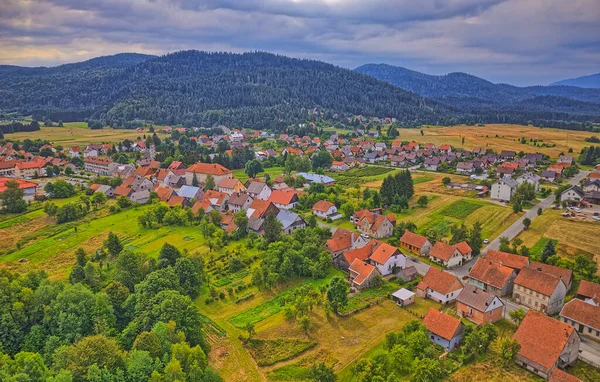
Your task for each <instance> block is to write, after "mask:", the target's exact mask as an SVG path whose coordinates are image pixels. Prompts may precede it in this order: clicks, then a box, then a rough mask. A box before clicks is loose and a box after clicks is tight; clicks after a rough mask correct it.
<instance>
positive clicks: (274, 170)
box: [233, 167, 284, 183]
mask: <svg viewBox="0 0 600 382" xmlns="http://www.w3.org/2000/svg"><path fill="white" fill-rule="evenodd" d="M283 173H284V168H283V167H267V168H265V169H264V171H263V172H260V173H258V175H256V178H263V177H264V176H265V175H267V174H268V175H269V177H270V178H271V180H273V179H275V178H277V177H278V176H279V175H282V174H283ZM233 176H234V178H237V179H239V180H240V182H242V183H245V182H246V181H247V180H248V175H246V173H245V172H244V169H239V170H233Z"/></svg>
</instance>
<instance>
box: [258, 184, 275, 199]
mask: <svg viewBox="0 0 600 382" xmlns="http://www.w3.org/2000/svg"><path fill="white" fill-rule="evenodd" d="M271 192H273V191H271V189H270V188H269V187H267V186H265V187H263V189H262V190H261V191H260V193H258V194H257V195H255V196H253V198H254V199H260V200H267V199H269V198H270V197H271Z"/></svg>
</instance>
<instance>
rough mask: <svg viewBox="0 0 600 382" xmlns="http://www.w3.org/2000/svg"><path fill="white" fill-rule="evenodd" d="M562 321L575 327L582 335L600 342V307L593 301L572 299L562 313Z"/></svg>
mask: <svg viewBox="0 0 600 382" xmlns="http://www.w3.org/2000/svg"><path fill="white" fill-rule="evenodd" d="M560 320H561V321H562V322H565V323H567V324H569V325H571V326H573V327H574V328H575V330H577V331H578V332H579V334H580V335H582V336H585V337H588V338H591V339H593V340H595V341H600V306H597V305H595V304H594V303H593V301H590V302H585V301H583V300H580V299H578V298H574V299H572V300H571V301H569V302H567V303H566V304H565V306H563V308H562V310H561V311H560Z"/></svg>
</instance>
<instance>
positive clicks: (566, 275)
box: [529, 261, 573, 286]
mask: <svg viewBox="0 0 600 382" xmlns="http://www.w3.org/2000/svg"><path fill="white" fill-rule="evenodd" d="M529 268H531V269H537V270H541V271H542V272H544V273H548V274H551V275H552V276H555V277H558V278H559V279H562V280H563V282H564V283H565V286H568V285H569V283H570V282H571V277H573V271H572V270H570V269H567V268H561V267H556V266H554V265H549V264H544V263H540V262H538V261H532V262H531V264H529Z"/></svg>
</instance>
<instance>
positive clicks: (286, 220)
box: [277, 210, 306, 229]
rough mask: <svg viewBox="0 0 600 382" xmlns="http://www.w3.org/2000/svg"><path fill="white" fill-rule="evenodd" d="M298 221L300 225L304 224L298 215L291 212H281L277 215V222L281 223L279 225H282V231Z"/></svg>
mask: <svg viewBox="0 0 600 382" xmlns="http://www.w3.org/2000/svg"><path fill="white" fill-rule="evenodd" d="M298 219H300V220H301V223H304V219H302V218H301V217H300V215H298V214H295V213H293V212H290V211H286V210H281V211H279V213H278V214H277V220H279V221H280V222H281V224H282V225H283V229H287V228H289V227H290V226H292V225H293V224H294V223H296V221H298V222H300V221H299V220H298ZM304 224H306V223H304Z"/></svg>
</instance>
